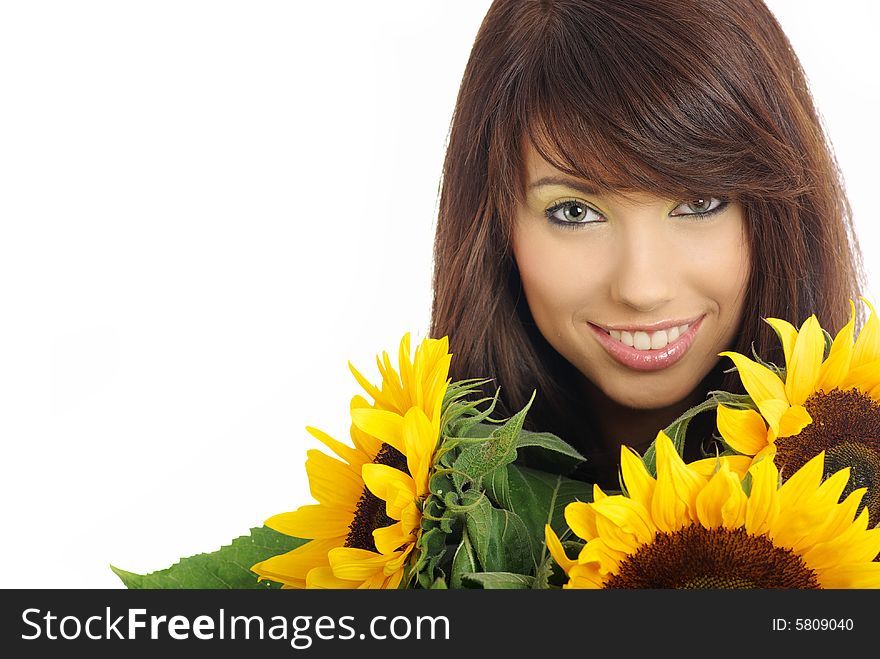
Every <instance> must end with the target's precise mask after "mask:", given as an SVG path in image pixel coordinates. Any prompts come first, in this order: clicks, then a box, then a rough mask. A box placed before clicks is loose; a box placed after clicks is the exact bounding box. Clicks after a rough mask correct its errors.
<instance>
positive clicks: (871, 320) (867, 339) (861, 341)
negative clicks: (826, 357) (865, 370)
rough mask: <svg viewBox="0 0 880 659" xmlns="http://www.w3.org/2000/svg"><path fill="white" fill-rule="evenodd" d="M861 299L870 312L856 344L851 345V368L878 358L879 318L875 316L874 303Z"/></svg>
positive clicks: (879, 352)
mask: <svg viewBox="0 0 880 659" xmlns="http://www.w3.org/2000/svg"><path fill="white" fill-rule="evenodd" d="M861 300H862V302H864V303H865V304H866V305H868V308H869V309H870V310H871V314H870V315H869V316H868V320H867V321H866V322H865V326H864V327H863V328H862V330H861V331H860V332H859V336H858V338H857V339H856V344H855V346H854V347H853V356H852V368H858V367H859V366H863V365H864V364H867V363H869V362H873V361H877V360H878V359H880V320H878V318H877V312H876V311H875V309H874V305H872V304H871V303H870V302H868V300H867V299H865V298H861Z"/></svg>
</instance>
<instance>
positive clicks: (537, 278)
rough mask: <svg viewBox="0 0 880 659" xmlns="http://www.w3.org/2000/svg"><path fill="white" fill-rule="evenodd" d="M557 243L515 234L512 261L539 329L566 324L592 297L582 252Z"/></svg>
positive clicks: (534, 235)
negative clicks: (562, 322)
mask: <svg viewBox="0 0 880 659" xmlns="http://www.w3.org/2000/svg"><path fill="white" fill-rule="evenodd" d="M560 242H561V241H556V240H554V239H553V237H552V236H550V237H548V236H546V235H542V234H541V233H539V232H529V231H526V230H517V231H515V232H514V236H513V253H514V258H515V260H516V264H517V268H518V269H519V274H520V279H521V281H522V285H523V291H524V292H525V296H526V300H527V302H528V305H529V309H530V310H531V312H532V316H533V317H534V319H535V321H536V322H537V323H538V324H539V325H540V324H542V322H543V323H551V322H556V321H565V320H566V319H568V318H570V317H571V314H572V313H573V312H575V311H576V310H577V309H578V308H580V307H582V306H583V304H584V301H585V300H587V299H589V298H590V296H591V290H590V289H591V286H592V282H591V278H590V269H589V268H587V267H585V263H586V262H587V261H588V259H585V257H584V254H583V253H582V250H577V249H574V248H573V247H572V246H571V245H565V244H560Z"/></svg>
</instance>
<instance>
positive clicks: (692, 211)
mask: <svg viewBox="0 0 880 659" xmlns="http://www.w3.org/2000/svg"><path fill="white" fill-rule="evenodd" d="M725 206H727V202H726V201H724V200H722V199H718V198H717V197H696V198H694V199H690V200H688V201H685V202H683V203H681V204H679V205H678V206H676V207H675V208H674V209H672V212H671V213H669V214H670V215H671V216H673V217H678V216H682V215H695V216H697V217H705V216H706V215H711V214H712V213H715V212H717V211H719V210H721V209H723V208H724V207H725Z"/></svg>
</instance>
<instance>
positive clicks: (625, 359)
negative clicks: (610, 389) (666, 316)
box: [587, 316, 705, 371]
mask: <svg viewBox="0 0 880 659" xmlns="http://www.w3.org/2000/svg"><path fill="white" fill-rule="evenodd" d="M703 318H705V316H698V317H697V318H696V319H695V320H692V321H690V325H691V326H690V327H689V328H688V331H687V332H685V333H684V334H682V335H681V336H680V337H678V338H677V339H676V340H675V341H673V342H671V343H667V344H666V346H665V347H663V348H660V349H659V350H636V349H635V348H631V347H629V346H625V345H623V344H622V343H621V342H620V341H618V340H617V339H614V338H612V337H611V336H609V335H608V334H607V333H606V331H605V329H606V328H604V327H601V326H599V325H594V324H593V323H587V326H588V327H589V328H590V330H592V332H593V334H594V335H595V336H596V339H597V340H598V341H599V343H600V344H601V345H602V347H603V348H605V351H606V352H607V353H608V354H609V355H611V357H612V358H613V359H614V360H615V361H616V362H618V363H619V364H621V365H623V366H626V367H627V368H631V369H632V370H634V371H659V370H661V369H664V368H669V367H670V366H672V365H673V364H675V363H676V362H678V361H679V360H680V359H681V358H682V357H684V356H685V354H687V351H688V350H689V349H690V347H691V346H692V345H693V343H694V338H695V337H696V335H697V331H698V330H699V329H700V326H701V325H702V324H703ZM676 322H677V321H676ZM688 322H689V321H682V322H681V323H679V324H681V325H684V324H687V323H688ZM674 326H675V322H667V321H662V322H660V323H654V324H653V325H629V326H628V327H621V328H620V329H621V330H622V331H641V332H656V331H659V330H661V329H666V328H667V327H674ZM607 329H618V328H617V327H608V328H607Z"/></svg>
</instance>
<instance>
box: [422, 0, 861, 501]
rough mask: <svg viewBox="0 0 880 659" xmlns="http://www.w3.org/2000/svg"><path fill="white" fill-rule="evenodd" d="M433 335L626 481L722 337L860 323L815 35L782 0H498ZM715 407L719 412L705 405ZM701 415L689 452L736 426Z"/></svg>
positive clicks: (761, 336)
mask: <svg viewBox="0 0 880 659" xmlns="http://www.w3.org/2000/svg"><path fill="white" fill-rule="evenodd" d="M434 260H435V270H434V281H433V285H434V300H433V311H432V327H431V334H432V335H433V336H444V335H448V336H449V338H450V346H451V351H452V352H453V354H454V355H455V358H454V359H453V367H452V372H451V376H452V377H453V379H459V378H466V377H481V376H487V377H493V378H494V381H495V384H496V385H498V386H499V387H500V388H501V403H502V405H503V411H504V412H505V413H512V412H515V411H516V410H518V409H520V408H521V407H522V406H524V405H525V404H526V403H527V401H528V399H529V397H530V396H531V394H532V392H533V391H534V390H536V391H537V396H536V400H535V403H534V404H533V406H532V408H531V410H530V412H529V414H528V417H527V425H528V426H529V427H532V428H533V429H538V430H545V431H551V432H554V433H556V434H558V435H560V436H562V437H563V438H564V439H566V440H567V441H569V442H570V443H572V444H573V445H575V446H576V447H577V448H578V449H580V450H581V452H582V453H583V454H584V455H585V457H586V458H587V462H586V463H585V464H584V465H583V466H582V468H581V469H580V470H579V472H578V473H577V474H576V475H577V476H578V477H580V478H583V479H585V480H589V481H591V482H598V483H599V484H601V485H603V486H605V487H610V488H616V487H617V486H618V478H617V462H616V460H617V456H618V455H619V446H620V444H621V443H625V444H627V445H629V446H632V447H633V448H635V449H636V450H638V451H640V452H643V451H644V450H645V449H646V448H647V446H648V445H649V444H650V442H651V441H652V440H653V439H654V437H655V436H656V433H657V431H658V430H659V429H661V428H663V427H665V426H666V425H668V424H669V423H670V422H672V421H673V420H674V419H675V418H676V417H677V416H678V415H679V414H681V413H682V412H684V411H685V410H686V409H687V408H689V407H690V406H692V405H694V404H696V403H698V402H700V401H702V400H704V399H705V398H706V396H707V394H708V393H709V391H711V390H713V389H719V388H723V389H726V390H730V391H741V388H740V385H739V382H738V378H737V377H736V374H735V373H734V374H725V373H724V369H725V368H726V366H727V364H725V363H724V362H722V360H720V359H719V357H718V353H720V352H722V351H724V350H736V351H738V352H741V353H745V354H750V353H751V350H752V345H754V347H755V349H756V350H757V351H758V352H759V353H760V354H761V355H762V356H764V357H766V358H769V359H770V360H771V361H774V362H776V363H782V361H781V355H780V354H779V348H778V340H777V339H776V337H775V336H774V335H773V334H772V329H771V328H770V327H769V326H768V325H767V324H766V323H765V322H764V321H763V320H762V319H763V318H765V317H770V316H772V317H778V318H784V319H787V320H789V321H790V322H792V323H794V324H797V325H799V324H800V323H801V322H802V321H803V320H804V319H805V318H806V317H807V316H809V315H810V314H811V313H815V314H816V315H817V316H818V319H819V321H820V323H821V324H822V326H823V327H828V328H836V327H840V326H842V325H843V324H844V323H845V322H846V321H847V320H848V318H849V313H850V307H849V299H850V298H854V297H855V296H856V295H858V294H859V291H860V288H861V283H862V275H861V266H860V256H859V248H858V245H857V242H856V239H855V236H854V232H853V227H852V221H851V213H850V209H849V204H848V201H847V198H846V195H845V192H844V189H843V185H842V183H841V180H840V176H839V172H838V169H837V167H836V163H835V161H834V158H833V155H832V152H831V149H830V146H829V145H828V143H827V140H826V137H825V135H824V133H823V131H822V128H821V124H820V121H819V119H818V117H817V113H816V110H815V108H814V106H813V102H812V99H811V96H810V93H809V90H808V87H807V83H806V80H805V76H804V73H803V71H802V69H801V67H800V64H799V62H798V60H797V57H796V55H795V53H794V52H793V51H792V49H791V46H790V44H789V42H788V40H787V38H786V37H785V35H784V33H783V32H782V30H781V28H780V26H779V25H778V23H777V21H776V20H775V18H774V17H773V15H772V14H771V13H770V11H769V10H768V9H767V8H766V7H765V6H764V5H763V3H762V2H760V1H759V0H713V1H708V2H707V1H705V0H700V1H696V0H623V1H615V2H607V1H606V0H534V1H532V0H496V1H495V2H493V4H492V5H491V6H490V8H489V11H488V13H487V14H486V17H485V19H484V21H483V24H482V26H481V27H480V30H479V33H478V35H477V37H476V40H475V42H474V45H473V49H472V51H471V55H470V58H469V61H468V63H467V67H466V69H465V72H464V76H463V79H462V83H461V88H460V91H459V96H458V100H457V104H456V107H455V113H454V117H453V121H452V126H451V131H450V135H449V142H448V147H447V154H446V160H445V165H444V172H443V181H442V186H441V191H440V209H439V218H438V225H437V233H436V242H435V259H434ZM703 417H705V418H703ZM711 417H712V415H702V417H698V419H697V420H696V421H695V423H693V424H692V426H691V430H689V433H688V438H687V441H686V443H685V457H687V458H695V457H701V455H702V453H703V451H705V450H707V448H708V447H707V442H708V441H709V440H710V439H711V435H712V432H713V430H714V426H713V425H712V423H713V422H714V418H711Z"/></svg>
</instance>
